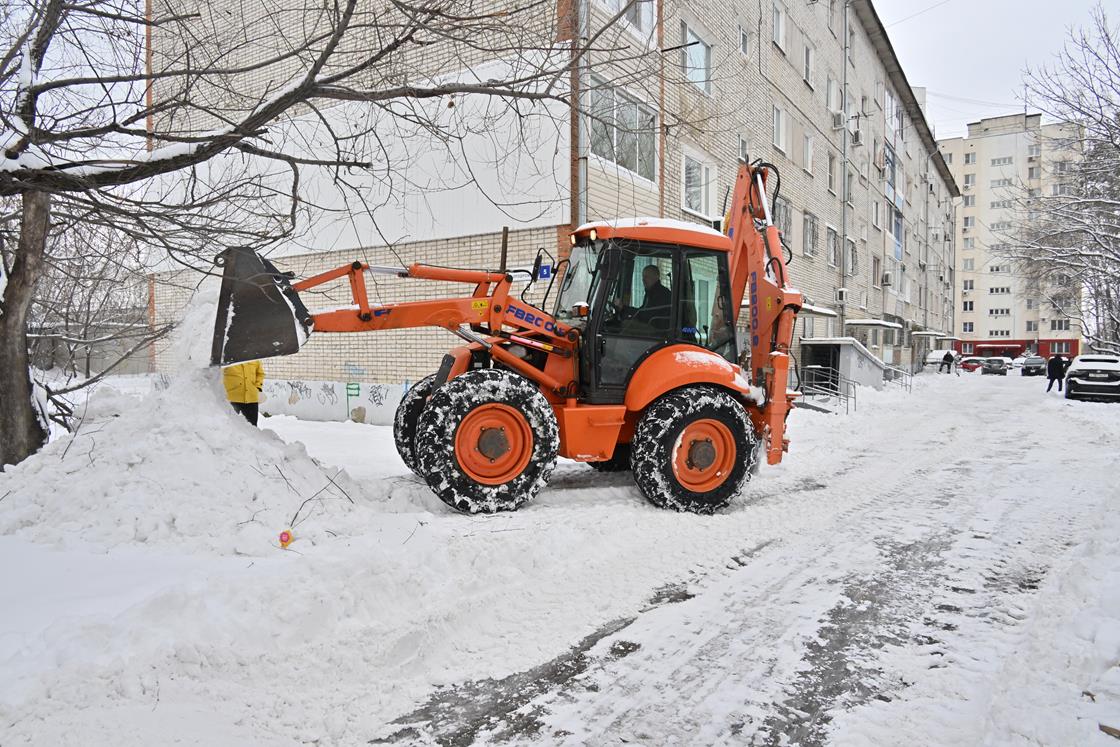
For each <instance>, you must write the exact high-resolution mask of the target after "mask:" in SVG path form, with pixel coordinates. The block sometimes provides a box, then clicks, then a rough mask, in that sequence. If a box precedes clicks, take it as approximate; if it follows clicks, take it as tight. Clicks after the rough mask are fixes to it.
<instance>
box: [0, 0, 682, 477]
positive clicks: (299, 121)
mask: <svg viewBox="0 0 1120 747" xmlns="http://www.w3.org/2000/svg"><path fill="white" fill-rule="evenodd" d="M646 1H647V0H641V2H646ZM637 2H638V0H629V2H626V1H623V2H619V3H616V4H615V6H614V7H615V8H616V11H615V12H613V14H608V16H607V17H604V18H599V17H598V16H596V18H597V19H598V20H596V21H594V22H591V23H589V22H587V21H584V22H583V23H582V24H581V23H580V19H588V21H589V20H590V19H591V14H590V13H588V14H587V15H579V8H580V7H581V3H578V2H570V3H569V2H560V3H557V2H555V1H554V0H547V1H545V0H375V1H374V2H359V0H327V2H322V1H321V0H257V1H255V2H243V3H236V2H229V3H226V2H222V3H218V2H205V1H204V0H152V1H151V2H149V3H148V7H147V9H145V11H141V9H140V8H139V7H138V3H137V2H136V0H84V2H71V1H70V0H25V1H24V2H23V3H22V4H18V5H13V4H9V5H7V6H6V7H5V9H4V10H3V11H0V127H2V130H3V132H2V135H0V148H2V149H3V156H4V157H3V159H2V160H0V200H3V201H4V204H5V205H6V206H8V208H9V209H8V210H6V211H5V215H4V216H3V220H4V222H3V224H2V225H3V226H4V227H5V229H7V230H8V231H9V236H8V237H7V240H5V241H4V243H3V245H2V246H3V260H4V268H3V271H4V278H5V279H6V285H5V286H4V288H3V295H2V296H0V393H2V394H0V396H3V397H4V404H3V407H0V434H3V435H2V439H0V466H2V465H4V464H11V463H17V462H19V461H21V460H22V459H24V458H26V457H27V456H28V455H29V454H31V453H33V452H34V451H35V450H36V449H38V447H39V446H40V445H41V444H42V443H43V441H44V439H45V435H46V434H45V433H44V432H43V429H42V427H41V426H40V425H39V423H38V422H37V421H36V418H35V416H34V412H33V409H32V406H31V384H30V382H29V379H28V362H29V361H28V344H27V336H26V335H27V324H28V321H29V315H30V312H31V309H32V303H33V299H34V298H35V288H36V285H37V283H38V282H39V281H40V280H41V279H42V278H43V276H44V273H45V272H47V270H48V267H49V266H50V257H49V251H48V248H49V246H50V238H51V236H52V232H55V233H57V232H59V231H64V230H65V227H66V226H68V225H74V223H75V222H82V223H85V224H88V225H92V226H105V227H111V228H112V230H114V231H117V232H119V234H120V235H121V236H124V237H128V238H130V239H134V240H136V241H139V242H142V243H143V244H144V245H146V246H148V247H154V248H157V249H159V250H160V251H161V252H162V253H164V254H165V255H166V256H167V257H170V258H171V260H173V261H175V262H179V263H181V264H184V265H187V266H191V267H195V268H198V269H201V268H205V267H207V266H208V265H209V260H210V257H212V256H213V254H214V253H215V252H216V250H217V249H219V248H220V247H221V245H222V244H226V245H228V244H234V243H236V244H241V245H248V246H252V247H257V248H259V247H264V246H267V245H269V244H270V243H274V242H276V241H278V240H280V239H283V238H286V237H291V236H293V235H295V234H296V233H297V232H298V231H300V230H302V227H303V226H305V225H306V222H305V221H302V220H301V218H302V216H304V215H306V213H307V212H308V211H312V210H314V209H315V208H316V207H317V206H315V205H314V204H308V202H307V201H306V197H305V195H304V194H303V192H302V191H301V182H302V181H304V180H306V179H307V178H308V172H309V171H316V172H322V171H325V172H326V173H327V174H329V176H330V178H331V179H332V180H333V181H334V182H335V183H336V184H340V185H343V186H345V185H347V184H348V180H350V179H351V178H352V177H354V175H361V176H362V177H363V178H369V177H372V178H373V179H375V180H377V181H378V182H380V183H381V184H382V185H386V186H387V188H388V190H389V191H390V192H391V191H392V189H393V188H394V185H395V184H396V183H397V181H398V180H400V179H402V178H403V177H402V175H401V169H400V165H401V159H402V158H407V155H408V154H407V153H405V154H402V153H401V152H400V151H399V149H397V148H395V147H394V145H393V142H394V136H395V132H396V131H398V130H407V131H408V132H409V133H428V134H429V135H430V137H431V140H432V141H433V142H435V143H438V144H442V145H443V146H445V147H448V148H449V149H454V146H455V143H456V141H457V140H460V139H461V138H462V130H463V128H464V127H466V128H467V129H470V128H471V127H472V126H471V125H464V124H463V122H462V121H461V120H460V121H452V120H451V119H449V117H448V115H447V112H448V110H453V109H455V107H456V106H457V102H459V101H461V100H462V99H463V98H465V97H475V98H480V97H481V98H483V99H485V100H490V101H494V102H497V103H498V106H499V107H500V108H502V109H503V110H504V111H505V112H506V113H512V115H513V116H514V117H516V118H519V119H522V120H524V119H528V118H530V117H531V116H532V114H533V112H534V111H535V108H536V107H539V106H541V105H557V106H562V107H567V106H570V105H571V104H572V103H573V102H572V98H573V96H574V94H573V92H572V83H573V81H576V80H578V71H579V70H581V66H582V65H583V62H584V60H585V59H587V58H589V56H590V55H591V53H592V52H594V53H595V55H596V63H597V64H602V63H604V62H612V61H613V62H617V63H619V65H620V68H619V69H620V70H623V71H625V74H626V75H628V76H631V77H632V78H634V79H639V78H640V77H641V73H640V71H642V70H650V69H653V70H656V69H657V66H658V65H659V64H660V63H661V61H660V51H659V50H658V49H657V48H656V45H652V44H650V45H637V47H635V46H634V45H630V44H621V45H619V44H616V43H615V42H614V41H609V40H608V37H610V38H612V39H617V38H618V35H614V36H613V37H611V35H610V34H609V33H608V31H609V30H610V29H612V28H613V27H614V25H615V23H616V22H617V21H618V20H619V19H620V18H622V17H624V16H626V15H627V14H632V13H633V11H634V7H635V6H636V4H637ZM140 5H142V4H140ZM577 29H579V31H578V33H577ZM646 58H648V59H649V62H644V60H646ZM332 105H333V107H334V108H333V109H332V108H331V107H332ZM340 106H341V107H346V106H349V107H350V108H345V109H342V113H341V114H338V113H337V112H338V110H339V109H340ZM332 112H334V113H332ZM561 124H562V125H563V126H565V127H566V126H567V123H566V122H563V123H558V126H559V125H561ZM474 127H475V129H476V131H485V129H486V127H487V123H486V117H480V118H478V120H477V124H476V125H474ZM397 140H399V138H397ZM509 147H510V148H511V149H512V148H516V144H509ZM468 168H469V167H468ZM355 188H358V187H357V186H356V187H355ZM150 259H151V257H147V258H145V261H150Z"/></svg>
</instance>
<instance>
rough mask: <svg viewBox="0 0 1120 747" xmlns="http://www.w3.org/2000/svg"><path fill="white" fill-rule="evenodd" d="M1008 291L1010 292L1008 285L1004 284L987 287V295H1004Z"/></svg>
mask: <svg viewBox="0 0 1120 747" xmlns="http://www.w3.org/2000/svg"><path fill="white" fill-rule="evenodd" d="M1010 293H1011V289H1010V288H1009V287H1007V286H1006V285H1000V286H994V287H992V288H988V295H989V296H1006V295H1008V294H1010Z"/></svg>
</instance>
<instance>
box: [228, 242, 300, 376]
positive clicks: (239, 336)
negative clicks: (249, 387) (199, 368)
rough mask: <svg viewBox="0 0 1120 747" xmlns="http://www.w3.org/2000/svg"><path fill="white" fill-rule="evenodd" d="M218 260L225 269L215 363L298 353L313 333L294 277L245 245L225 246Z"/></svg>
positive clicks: (240, 361) (239, 361) (237, 361)
mask: <svg viewBox="0 0 1120 747" xmlns="http://www.w3.org/2000/svg"><path fill="white" fill-rule="evenodd" d="M214 264H216V265H217V266H219V267H221V268H222V289H221V291H220V292H219V294H218V314H217V317H216V318H215V319H214V342H213V345H212V346H211V348H210V365H212V366H226V365H229V364H231V363H242V362H244V361H251V360H258V359H260V358H271V357H273V356H277V355H291V354H292V353H296V352H298V351H299V349H300V346H302V345H303V343H305V342H307V338H308V336H309V335H310V334H311V329H312V319H311V314H310V313H309V312H308V311H307V307H306V306H304V305H303V302H302V301H301V300H300V298H299V294H298V293H296V291H295V289H294V288H292V283H291V280H292V278H293V277H294V275H293V274H292V273H290V272H280V271H279V270H277V269H276V266H275V265H273V264H272V263H271V262H269V261H268V260H267V259H265V258H264V257H261V256H260V255H259V254H257V253H256V252H254V251H253V250H251V249H246V248H244V247H234V248H231V249H226V250H225V251H224V252H222V253H221V254H219V255H218V256H217V257H215V258H214Z"/></svg>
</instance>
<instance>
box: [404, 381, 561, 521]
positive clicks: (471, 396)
mask: <svg viewBox="0 0 1120 747" xmlns="http://www.w3.org/2000/svg"><path fill="white" fill-rule="evenodd" d="M415 449H416V458H417V462H418V466H419V473H420V474H421V475H422V476H424V478H425V479H426V480H427V482H428V486H429V487H430V488H431V489H432V490H433V491H435V493H436V495H438V496H439V498H440V500H442V501H443V502H444V503H446V504H447V505H449V506H452V507H454V508H457V509H459V510H460V511H463V512H466V513H471V514H475V513H494V512H495V511H512V510H514V509H516V508H519V507H520V506H521V505H523V504H524V503H525V502H526V501H528V500H529V499H530V498H532V497H533V496H535V495H536V494H537V493H538V492H540V489H541V488H542V487H544V485H545V483H546V482H547V481H548V478H549V477H550V476H551V475H552V470H553V469H554V468H555V467H556V453H557V450H558V449H559V437H558V431H557V425H556V416H555V415H554V414H553V412H552V406H551V405H549V403H548V400H547V399H545V396H544V395H543V394H541V392H540V390H539V389H538V388H537V387H536V385H534V384H533V383H532V382H530V381H529V380H528V379H525V378H523V377H521V376H518V375H517V374H515V373H511V372H509V371H502V370H498V369H493V368H489V369H480V370H476V371H468V372H467V373H464V374H462V375H460V376H456V377H455V378H454V379H452V380H451V381H449V382H447V383H446V384H444V385H443V386H442V387H440V388H439V389H438V390H437V391H436V392H434V393H433V394H432V396H431V399H429V400H428V405H427V407H425V408H424V410H423V412H422V413H421V414H420V422H419V425H418V426H417V429H416V441H415Z"/></svg>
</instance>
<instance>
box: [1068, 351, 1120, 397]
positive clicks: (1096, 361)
mask: <svg viewBox="0 0 1120 747" xmlns="http://www.w3.org/2000/svg"><path fill="white" fill-rule="evenodd" d="M1065 384H1066V386H1065V389H1066V399H1080V398H1083V397H1085V398H1092V397H1100V398H1102V399H1115V398H1120V356H1115V355H1097V354H1095V353H1094V354H1090V355H1079V356H1077V357H1076V358H1074V359H1073V361H1072V362H1071V363H1070V364H1069V367H1068V368H1066V382H1065Z"/></svg>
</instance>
